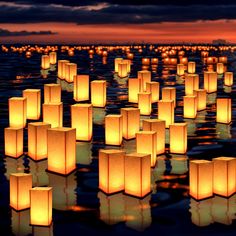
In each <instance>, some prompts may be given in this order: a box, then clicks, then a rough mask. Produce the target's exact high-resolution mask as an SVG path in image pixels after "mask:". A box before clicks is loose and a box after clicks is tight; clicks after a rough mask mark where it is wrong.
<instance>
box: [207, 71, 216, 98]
mask: <svg viewBox="0 0 236 236" xmlns="http://www.w3.org/2000/svg"><path fill="white" fill-rule="evenodd" d="M204 89H205V90H206V91H207V93H213V92H216V91H217V73H216V72H204Z"/></svg>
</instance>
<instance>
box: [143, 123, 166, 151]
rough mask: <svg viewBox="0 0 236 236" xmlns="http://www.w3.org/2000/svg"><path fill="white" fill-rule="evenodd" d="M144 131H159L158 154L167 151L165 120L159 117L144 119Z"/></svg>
mask: <svg viewBox="0 0 236 236" xmlns="http://www.w3.org/2000/svg"><path fill="white" fill-rule="evenodd" d="M143 131H154V132H156V133H157V147H156V154H157V155H159V154H162V153H164V152H165V135H166V134H165V121H164V120H158V119H149V120H143Z"/></svg>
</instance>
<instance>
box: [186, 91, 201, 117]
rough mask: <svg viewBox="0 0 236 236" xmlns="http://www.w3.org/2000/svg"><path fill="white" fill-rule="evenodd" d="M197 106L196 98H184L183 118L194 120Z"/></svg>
mask: <svg viewBox="0 0 236 236" xmlns="http://www.w3.org/2000/svg"><path fill="white" fill-rule="evenodd" d="M197 105H198V104H197V97H196V96H194V95H188V96H184V118H190V119H191V118H192V119H194V118H195V117H196V115H197Z"/></svg>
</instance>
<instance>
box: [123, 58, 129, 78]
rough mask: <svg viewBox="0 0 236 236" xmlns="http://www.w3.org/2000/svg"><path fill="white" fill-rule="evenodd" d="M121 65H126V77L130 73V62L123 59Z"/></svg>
mask: <svg viewBox="0 0 236 236" xmlns="http://www.w3.org/2000/svg"><path fill="white" fill-rule="evenodd" d="M123 63H126V65H127V75H128V73H130V71H131V60H128V59H124V60H123Z"/></svg>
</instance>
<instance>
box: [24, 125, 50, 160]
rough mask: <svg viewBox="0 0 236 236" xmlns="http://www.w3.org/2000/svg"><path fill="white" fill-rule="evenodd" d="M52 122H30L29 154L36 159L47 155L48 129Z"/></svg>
mask: <svg viewBox="0 0 236 236" xmlns="http://www.w3.org/2000/svg"><path fill="white" fill-rule="evenodd" d="M49 128H51V125H50V124H47V123H43V122H34V123H29V124H28V156H29V157H31V158H32V159H33V160H35V161H39V160H42V159H44V158H46V157H47V130H48V129H49Z"/></svg>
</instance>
